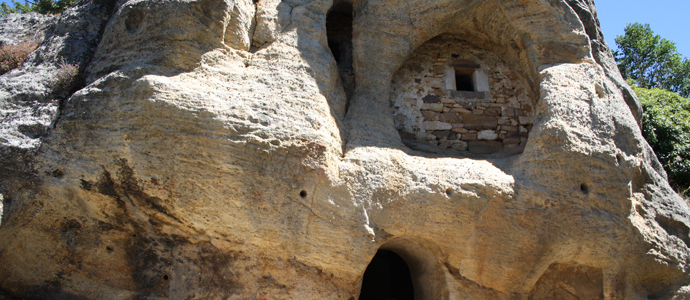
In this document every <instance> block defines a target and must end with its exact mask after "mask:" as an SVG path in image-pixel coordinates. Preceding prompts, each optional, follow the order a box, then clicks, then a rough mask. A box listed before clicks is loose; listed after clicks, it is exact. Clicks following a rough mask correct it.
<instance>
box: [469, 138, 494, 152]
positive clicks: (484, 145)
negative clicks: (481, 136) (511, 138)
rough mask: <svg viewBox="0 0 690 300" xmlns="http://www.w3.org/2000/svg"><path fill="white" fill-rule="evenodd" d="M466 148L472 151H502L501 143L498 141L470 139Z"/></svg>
mask: <svg viewBox="0 0 690 300" xmlns="http://www.w3.org/2000/svg"><path fill="white" fill-rule="evenodd" d="M467 149H468V150H469V151H470V152H472V153H477V154H491V153H500V152H503V143H502V142H498V141H471V142H469V143H467Z"/></svg>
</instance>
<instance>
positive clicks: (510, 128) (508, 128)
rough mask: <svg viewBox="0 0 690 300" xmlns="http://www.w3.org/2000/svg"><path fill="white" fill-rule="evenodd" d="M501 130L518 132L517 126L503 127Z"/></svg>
mask: <svg viewBox="0 0 690 300" xmlns="http://www.w3.org/2000/svg"><path fill="white" fill-rule="evenodd" d="M501 130H505V131H518V128H517V126H513V125H501Z"/></svg>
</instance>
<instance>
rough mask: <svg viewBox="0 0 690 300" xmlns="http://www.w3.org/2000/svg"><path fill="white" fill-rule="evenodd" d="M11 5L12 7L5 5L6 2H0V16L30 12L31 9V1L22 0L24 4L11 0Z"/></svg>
mask: <svg viewBox="0 0 690 300" xmlns="http://www.w3.org/2000/svg"><path fill="white" fill-rule="evenodd" d="M12 5H13V6H14V7H10V6H9V5H7V3H5V2H3V3H0V16H4V15H6V14H11V13H22V14H23V13H28V12H32V11H33V10H32V9H31V3H28V2H24V4H22V3H20V2H17V1H14V0H12Z"/></svg>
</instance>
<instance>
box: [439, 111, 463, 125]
mask: <svg viewBox="0 0 690 300" xmlns="http://www.w3.org/2000/svg"><path fill="white" fill-rule="evenodd" d="M438 120H439V121H441V122H446V123H460V122H462V118H460V116H459V115H458V114H457V113H454V112H445V113H442V114H439V117H438Z"/></svg>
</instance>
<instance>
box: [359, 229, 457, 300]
mask: <svg viewBox="0 0 690 300" xmlns="http://www.w3.org/2000/svg"><path fill="white" fill-rule="evenodd" d="M441 257H444V255H443V253H442V251H441V249H440V248H438V247H437V246H436V245H435V244H434V242H432V241H428V240H425V239H422V238H419V237H396V238H393V239H391V240H389V241H387V242H386V243H384V244H383V245H381V247H380V248H379V249H378V251H377V252H376V254H375V256H374V257H373V258H372V260H371V262H370V263H369V265H368V266H367V268H366V270H365V272H364V274H363V276H362V289H361V293H360V297H359V299H360V300H367V299H396V300H403V299H414V300H448V299H449V293H448V286H447V282H446V276H447V275H448V271H447V268H446V267H445V266H444V264H443V262H442V260H441V259H440V258H441Z"/></svg>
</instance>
